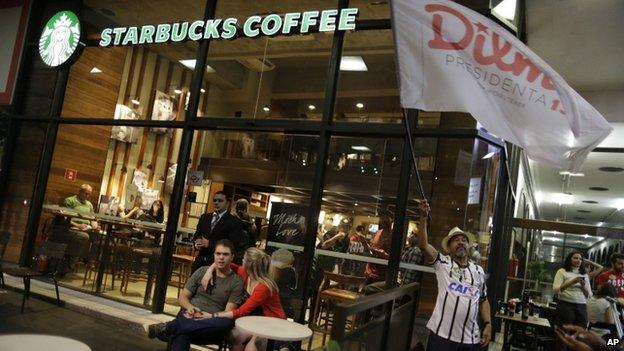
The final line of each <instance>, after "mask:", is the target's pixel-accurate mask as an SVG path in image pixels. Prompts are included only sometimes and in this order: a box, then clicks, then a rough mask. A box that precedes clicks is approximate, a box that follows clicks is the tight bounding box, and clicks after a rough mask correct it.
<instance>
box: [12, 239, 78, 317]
mask: <svg viewBox="0 0 624 351" xmlns="http://www.w3.org/2000/svg"><path fill="white" fill-rule="evenodd" d="M66 249H67V244H61V243H55V242H51V241H44V242H42V243H41V246H40V247H39V252H38V254H39V255H44V256H46V257H47V258H48V260H50V259H53V261H54V262H55V263H56V264H55V267H54V269H53V270H50V269H49V268H50V267H48V270H47V271H39V270H37V269H33V268H30V267H7V268H6V273H7V274H10V275H13V276H16V277H20V278H22V280H23V281H24V295H23V298H22V309H21V311H22V313H24V306H25V304H26V300H27V299H28V297H30V279H31V278H34V277H48V278H51V279H52V280H53V281H54V289H55V290H56V303H57V304H58V305H59V306H60V305H61V298H60V296H59V289H58V280H57V275H58V273H59V272H58V271H59V268H60V267H62V264H63V260H64V259H65V250H66Z"/></svg>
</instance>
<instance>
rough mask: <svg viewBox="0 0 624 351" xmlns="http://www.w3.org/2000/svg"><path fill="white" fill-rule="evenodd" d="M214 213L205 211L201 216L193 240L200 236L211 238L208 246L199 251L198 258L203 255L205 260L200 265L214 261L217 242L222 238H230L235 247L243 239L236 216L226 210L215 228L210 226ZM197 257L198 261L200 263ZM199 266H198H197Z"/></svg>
mask: <svg viewBox="0 0 624 351" xmlns="http://www.w3.org/2000/svg"><path fill="white" fill-rule="evenodd" d="M212 215H213V213H212V212H211V213H204V214H203V215H201V217H199V222H198V223H197V229H196V230H195V235H193V242H194V241H195V240H197V239H199V238H200V237H203V238H206V239H208V240H210V243H209V245H208V247H207V248H203V249H201V250H200V251H199V255H198V259H199V257H200V256H202V257H203V258H202V259H203V260H204V262H202V263H200V265H199V267H201V266H204V265H206V264H212V262H213V261H214V251H215V244H216V243H217V241H219V240H221V239H229V240H230V241H232V242H233V243H234V247H235V248H238V247H239V246H240V243H241V241H242V238H241V229H242V228H241V223H240V221H239V220H237V219H236V217H234V216H232V215H231V214H230V213H229V212H225V213H224V214H223V216H222V217H221V219H219V221H218V222H217V223H216V224H215V227H214V229H211V228H210V223H211V222H212ZM198 259H196V263H199V262H198V261H199V260H198ZM195 268H197V267H195Z"/></svg>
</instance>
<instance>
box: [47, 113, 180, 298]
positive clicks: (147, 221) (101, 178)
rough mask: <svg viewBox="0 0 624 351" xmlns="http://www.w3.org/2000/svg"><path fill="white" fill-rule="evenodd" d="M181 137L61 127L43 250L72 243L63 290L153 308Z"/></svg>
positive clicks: (150, 130)
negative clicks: (93, 293)
mask: <svg viewBox="0 0 624 351" xmlns="http://www.w3.org/2000/svg"><path fill="white" fill-rule="evenodd" d="M122 133H123V134H125V135H132V136H133V138H132V139H125V140H126V141H122V140H121V139H120V138H118V136H119V135H120V134H122ZM181 133H182V132H181V130H179V129H173V130H172V129H168V130H158V129H154V128H136V127H129V126H114V127H110V126H95V125H61V126H60V127H59V131H58V135H57V140H56V144H55V147H54V154H53V159H52V166H51V168H50V175H49V178H48V184H47V187H46V193H45V201H44V206H43V210H42V216H41V220H40V230H39V231H38V233H40V234H39V236H38V238H37V243H38V242H39V241H40V240H43V239H44V237H45V238H47V240H49V241H55V242H61V243H65V244H67V253H66V258H67V259H66V260H65V261H64V262H63V263H62V265H61V272H62V279H61V282H62V283H63V284H64V285H66V286H69V287H72V288H77V289H84V290H86V291H98V292H101V293H103V295H104V296H107V297H111V298H115V299H120V300H123V301H126V302H130V303H133V304H136V305H145V306H150V304H151V296H152V291H153V286H154V280H155V276H156V275H155V272H156V269H157V262H158V261H159V259H160V247H161V243H162V239H163V233H164V228H165V224H164V222H165V219H166V218H167V212H168V209H169V198H170V195H171V191H172V189H173V176H172V173H171V169H172V166H173V165H175V163H176V160H177V157H178V155H177V154H178V148H179V146H178V145H179V138H180V136H181ZM48 264H56V262H50V261H48Z"/></svg>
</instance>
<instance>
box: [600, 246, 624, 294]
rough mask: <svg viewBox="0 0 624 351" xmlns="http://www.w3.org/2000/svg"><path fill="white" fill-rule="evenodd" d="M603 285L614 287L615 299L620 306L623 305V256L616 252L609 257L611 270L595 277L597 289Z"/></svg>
mask: <svg viewBox="0 0 624 351" xmlns="http://www.w3.org/2000/svg"><path fill="white" fill-rule="evenodd" d="M604 283H611V285H613V286H614V287H615V290H616V291H617V296H616V297H617V298H618V300H619V301H620V304H624V303H623V302H624V254H621V253H617V252H616V253H614V254H613V255H611V269H609V270H607V271H604V272H602V273H601V274H600V275H599V276H598V277H596V284H597V285H598V288H600V286H601V285H602V284H604Z"/></svg>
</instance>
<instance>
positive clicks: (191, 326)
mask: <svg viewBox="0 0 624 351" xmlns="http://www.w3.org/2000/svg"><path fill="white" fill-rule="evenodd" d="M233 253H234V244H232V242H231V241H229V240H227V239H223V240H220V241H218V242H217V243H216V245H215V252H214V262H215V265H216V268H217V269H216V270H215V277H213V279H214V280H213V281H214V282H215V283H214V284H212V285H211V286H209V287H208V290H204V289H203V288H202V285H201V279H202V277H203V276H204V274H205V273H206V270H207V269H208V266H203V267H201V268H199V269H198V270H196V271H195V272H194V273H193V275H191V277H190V278H189V280H188V281H187V282H186V285H185V286H184V289H183V290H182V292H181V293H180V298H179V304H180V307H181V310H180V312H179V313H178V316H177V317H176V318H175V319H174V320H172V321H170V322H167V323H158V324H152V325H150V326H149V328H148V332H149V333H148V335H149V337H150V338H155V337H158V338H159V339H160V340H163V341H169V340H171V349H172V350H173V351H176V350H189V349H190V346H191V343H193V344H214V343H219V342H220V340H221V339H222V338H223V337H224V336H225V335H226V334H227V333H228V332H229V331H230V329H232V327H233V326H234V323H233V321H232V319H229V318H218V317H217V318H206V317H212V316H213V315H214V314H215V313H216V312H221V311H233V310H234V309H236V308H237V307H238V306H239V305H240V304H241V303H242V300H243V292H244V290H243V281H242V280H240V278H239V277H238V275H236V273H235V272H234V271H232V270H231V269H230V263H231V262H232V258H233Z"/></svg>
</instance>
